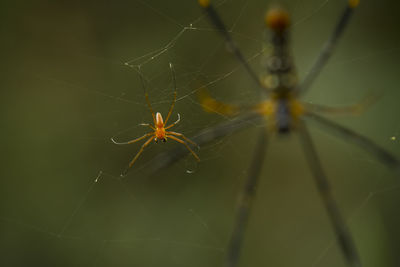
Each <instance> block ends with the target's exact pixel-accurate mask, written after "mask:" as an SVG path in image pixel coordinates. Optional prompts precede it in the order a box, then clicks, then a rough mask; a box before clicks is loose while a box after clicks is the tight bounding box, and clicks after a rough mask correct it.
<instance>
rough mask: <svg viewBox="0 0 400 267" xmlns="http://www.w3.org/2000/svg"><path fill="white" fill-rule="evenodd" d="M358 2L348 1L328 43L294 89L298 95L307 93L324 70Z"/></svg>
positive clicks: (355, 0) (356, 0) (357, 0)
mask: <svg viewBox="0 0 400 267" xmlns="http://www.w3.org/2000/svg"><path fill="white" fill-rule="evenodd" d="M358 3H359V0H348V4H347V6H346V8H345V9H344V10H343V13H342V16H341V17H340V19H339V21H338V22H337V23H336V27H335V29H334V31H333V33H332V34H331V36H330V37H329V39H328V41H326V43H325V45H324V46H323V48H322V49H321V51H320V53H319V55H318V57H317V60H316V61H315V62H314V64H313V65H312V67H311V69H310V71H309V72H308V73H307V75H306V77H305V78H304V80H303V82H302V83H301V84H300V85H299V87H298V88H297V89H296V90H297V93H298V94H304V92H305V91H307V90H308V89H309V88H310V87H311V84H312V83H313V82H314V80H315V79H316V78H317V76H318V74H319V73H320V72H321V70H322V69H323V68H324V66H325V65H326V63H327V62H328V60H329V58H330V57H331V55H332V51H333V49H334V48H335V46H336V44H337V42H338V41H339V39H340V37H341V36H342V34H343V32H344V29H345V28H346V26H347V25H348V23H349V20H350V18H351V16H352V14H353V13H354V9H355V8H356V7H357V6H358Z"/></svg>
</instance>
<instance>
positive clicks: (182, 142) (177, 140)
mask: <svg viewBox="0 0 400 267" xmlns="http://www.w3.org/2000/svg"><path fill="white" fill-rule="evenodd" d="M165 136H166V137H167V138H171V139H172V140H175V141H176V142H178V143H181V144H183V145H185V147H186V148H187V149H188V150H189V151H190V153H192V155H193V157H195V158H196V159H197V161H200V158H199V156H197V154H196V153H194V151H193V150H192V149H191V148H190V147H189V146H188V144H187V143H186V142H185V141H183V140H181V139H179V138H177V137H175V136H173V135H165Z"/></svg>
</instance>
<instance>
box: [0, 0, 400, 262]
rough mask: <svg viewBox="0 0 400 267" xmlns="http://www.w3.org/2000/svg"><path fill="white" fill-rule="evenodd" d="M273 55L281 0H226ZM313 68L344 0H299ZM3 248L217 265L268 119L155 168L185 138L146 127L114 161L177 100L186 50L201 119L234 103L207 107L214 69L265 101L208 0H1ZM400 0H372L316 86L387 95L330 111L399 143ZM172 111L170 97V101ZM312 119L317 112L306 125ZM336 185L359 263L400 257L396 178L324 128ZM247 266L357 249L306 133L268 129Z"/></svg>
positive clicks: (189, 92) (234, 90) (304, 48)
mask: <svg viewBox="0 0 400 267" xmlns="http://www.w3.org/2000/svg"><path fill="white" fill-rule="evenodd" d="M215 3H216V6H217V9H218V11H219V13H220V14H221V16H222V18H223V20H224V21H225V22H226V24H227V26H228V28H229V29H230V30H231V31H232V35H233V38H234V39H235V41H236V42H237V43H238V44H239V46H240V47H241V48H242V49H243V53H244V55H245V56H246V58H248V59H250V64H251V65H252V67H254V69H255V70H256V71H257V72H258V73H260V71H261V70H260V65H259V62H260V58H261V56H260V55H261V52H262V45H263V43H264V41H265V39H264V25H263V16H264V13H265V10H266V9H267V8H268V6H270V5H271V4H272V3H271V2H270V1H265V0H263V1H261V0H248V1H242V0H231V1H215ZM283 4H284V5H286V7H287V8H288V9H289V11H290V12H291V14H292V24H293V27H292V44H293V55H294V58H295V61H296V63H297V69H298V73H299V76H300V78H301V77H304V75H305V73H307V71H308V69H309V68H310V66H311V65H312V63H313V61H314V60H315V58H316V56H317V55H318V51H319V49H320V48H321V46H322V44H323V42H324V41H325V40H326V39H327V38H328V36H329V34H330V33H331V31H332V29H333V27H334V25H335V23H336V21H337V19H338V16H339V15H340V14H341V12H342V10H343V8H344V6H345V5H346V2H345V1H328V0H307V1H304V0H303V1H300V0H296V1H286V2H283ZM0 5H1V8H0V33H1V42H0V51H1V61H2V63H1V64H0V68H1V71H0V88H1V89H0V92H1V98H0V99H1V100H0V101H1V103H0V109H1V113H0V114H1V115H0V116H1V137H2V138H1V139H2V145H1V147H2V156H1V162H2V163H1V169H0V173H1V179H0V183H1V185H0V199H1V200H0V251H2V256H1V258H0V265H1V266H198V267H200V266H222V264H223V260H224V256H225V248H226V244H227V242H228V240H229V235H230V232H231V229H232V224H233V217H234V211H235V205H236V202H237V196H238V193H239V192H240V191H241V188H242V185H243V183H244V178H245V177H246V170H247V167H248V165H249V162H250V158H251V155H252V151H253V149H254V144H255V140H254V139H255V136H256V135H257V127H250V128H248V129H246V130H244V131H242V132H240V133H234V134H230V135H228V136H226V137H224V138H222V139H219V140H215V141H214V142H212V143H211V144H209V145H207V146H203V147H202V148H201V150H200V151H199V152H198V154H199V156H200V158H201V162H200V163H197V162H196V161H195V160H194V158H193V157H192V156H191V155H190V154H189V153H188V155H187V156H186V157H185V158H183V159H182V160H180V161H179V162H177V163H176V164H174V165H173V166H171V167H170V168H168V169H165V170H162V171H159V172H158V173H157V174H156V175H148V173H149V172H150V171H151V168H152V159H154V158H155V156H156V155H158V154H159V153H161V152H164V151H167V150H171V149H173V148H174V147H176V146H180V144H177V143H175V142H174V141H172V140H171V141H169V142H167V143H166V144H163V143H161V144H160V143H159V144H157V145H156V144H151V145H150V146H149V147H148V148H147V149H146V150H145V152H144V153H143V154H142V155H141V157H140V158H139V160H138V161H137V162H136V163H135V165H134V167H133V168H132V170H131V172H130V173H129V175H128V176H127V177H124V178H120V177H119V174H120V173H121V172H122V171H123V169H124V168H125V167H126V165H127V164H128V162H129V161H130V160H131V159H132V157H133V156H134V155H135V153H136V152H137V151H138V150H139V148H140V144H133V145H129V146H116V145H114V144H112V143H111V141H110V138H111V137H113V136H114V137H115V138H116V139H117V140H119V141H125V140H130V139H133V138H136V137H138V136H141V135H143V134H144V133H145V132H147V128H145V127H141V126H138V125H139V124H140V123H145V122H151V114H150V112H149V111H148V109H147V106H146V104H145V99H144V93H143V88H142V86H141V83H140V80H139V76H138V73H137V66H138V65H140V66H141V71H142V73H143V76H144V77H145V79H146V81H147V84H148V88H147V91H148V93H149V96H150V101H151V102H152V104H153V108H154V109H155V110H156V111H160V112H161V113H162V114H166V113H167V111H168V108H169V104H170V102H171V100H172V96H173V84H172V82H171V73H170V70H169V67H168V63H169V62H172V63H173V64H174V66H175V70H176V76H177V84H178V86H177V87H178V101H177V103H176V106H175V111H174V113H173V115H172V116H173V118H175V117H176V116H177V115H176V114H177V113H178V112H179V113H180V114H181V117H182V118H181V122H180V124H179V126H177V127H176V129H175V130H176V131H178V132H182V133H184V134H185V135H186V136H188V137H190V136H193V135H195V134H196V133H197V132H198V131H200V130H202V129H204V128H207V127H211V126H213V125H215V124H218V123H219V122H223V121H226V120H227V119H228V118H226V117H223V116H219V115H217V114H209V113H205V112H203V110H202V109H201V107H200V105H199V102H198V99H197V98H196V92H197V90H198V89H199V88H200V87H201V85H203V84H208V89H209V90H210V91H211V92H212V95H213V96H214V97H216V98H217V99H219V100H221V101H224V102H229V103H235V104H254V103H257V101H258V99H257V92H256V90H254V88H255V84H254V82H253V81H252V80H251V79H250V78H249V77H248V75H247V73H245V71H244V70H243V68H241V67H240V65H239V64H238V62H237V61H236V60H235V59H234V58H233V57H232V56H231V55H230V53H229V51H227V49H226V46H225V45H224V42H223V41H222V40H221V38H220V36H219V35H218V33H217V32H216V31H215V29H214V28H213V27H212V25H210V24H209V23H208V21H207V18H206V17H205V16H204V14H202V12H201V9H200V8H199V7H198V5H197V2H196V1H176V0H175V1H161V0H151V1H84V2H83V1H33V2H32V1H7V0H6V1H2V3H1V4H0ZM399 8H400V4H399V3H398V2H397V1H391V0H384V1H361V4H360V6H359V8H358V9H357V11H356V13H355V15H354V17H353V19H352V20H351V23H350V25H349V27H348V28H347V29H346V32H345V34H344V36H343V38H342V39H341V40H340V43H339V46H338V47H337V50H336V51H335V54H334V56H333V57H332V58H331V60H330V62H329V64H328V65H327V66H326V68H325V69H324V71H323V72H322V73H321V75H320V77H319V78H318V79H317V81H316V82H315V83H314V85H313V87H312V89H311V90H310V91H309V92H307V94H306V95H305V98H304V100H305V101H311V102H313V103H321V104H329V105H336V106H339V105H344V104H351V103H354V102H356V101H358V100H360V99H361V98H362V97H364V96H365V95H367V94H368V93H370V92H382V93H383V97H382V98H381V99H380V100H379V102H378V103H376V104H375V105H374V106H372V107H371V108H370V109H369V110H367V111H366V112H365V113H364V114H362V115H361V116H357V117H346V116H342V117H335V118H332V119H333V120H335V121H336V122H338V123H340V124H341V125H345V126H348V127H350V128H351V129H353V130H355V131H357V132H359V133H362V134H364V135H365V136H368V137H370V138H371V139H372V140H374V141H375V142H376V143H378V144H379V145H380V146H382V147H384V148H385V149H387V150H388V151H390V152H391V153H393V154H395V155H396V156H397V157H398V158H400V143H399V140H400V117H399V114H400V113H399V111H400V106H399V104H398V102H399V100H400V90H399V85H398V81H399V74H400V71H399V63H398V62H399V61H400V37H399V33H398V28H399V25H400V17H399V16H398V10H400V9H399ZM164 116H165V115H164ZM310 128H311V127H310ZM311 133H312V136H313V137H314V139H315V143H316V146H317V149H318V153H319V156H320V157H321V161H322V164H323V167H324V168H325V170H326V173H327V175H328V178H329V179H330V180H331V182H332V185H333V188H334V195H335V197H336V198H337V201H338V204H339V205H340V208H341V210H342V212H343V215H344V217H345V218H346V220H347V221H348V223H349V227H350V230H351V232H352V235H353V237H354V239H355V242H356V245H357V247H358V250H359V253H360V255H361V259H362V261H363V263H364V266H366V267H368V266H370V267H372V266H380V267H385V266H388V267H389V266H399V264H400V256H399V254H398V250H399V249H400V245H399V244H400V229H399V225H400V215H399V203H400V202H399V201H400V181H399V180H398V177H395V174H394V173H393V172H391V171H390V170H387V168H386V167H385V166H383V165H382V164H381V163H379V162H378V161H376V160H375V159H374V158H373V157H371V156H370V155H369V154H366V153H365V152H363V151H362V150H360V149H359V148H357V147H354V146H352V145H350V144H348V143H346V142H345V141H344V140H340V139H337V138H335V137H333V136H330V135H329V134H327V133H326V132H323V131H321V130H320V129H318V128H314V127H313V128H312V130H311ZM240 265H241V266H325V267H329V266H346V265H345V263H344V261H343V256H342V255H341V253H340V251H339V249H338V247H337V245H336V243H335V237H334V234H333V231H332V227H331V225H330V222H329V220H328V217H327V214H326V212H325V211H324V209H323V206H322V203H321V201H320V198H319V195H318V193H317V191H316V188H315V185H314V184H313V180H312V177H311V173H310V170H309V169H308V166H307V162H306V161H305V159H304V154H303V152H302V150H301V147H300V144H299V140H298V137H297V135H296V134H295V133H294V134H292V135H291V136H289V137H286V138H276V137H275V138H272V140H271V143H270V146H269V150H268V153H267V156H266V158H265V163H264V165H263V171H262V176H261V181H260V184H259V186H258V188H257V198H256V199H255V202H254V207H253V209H252V215H251V218H250V222H249V228H248V230H247V232H246V238H245V240H244V245H243V250H242V255H241V259H240Z"/></svg>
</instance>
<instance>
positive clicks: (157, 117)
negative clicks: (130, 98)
mask: <svg viewBox="0 0 400 267" xmlns="http://www.w3.org/2000/svg"><path fill="white" fill-rule="evenodd" d="M169 66H170V69H171V73H172V80H173V83H174V88H175V89H174V99H173V100H172V103H171V106H170V108H169V111H168V114H167V117H166V118H165V121H164V120H163V117H162V115H161V113H160V112H157V113H155V114H154V111H153V108H152V107H151V104H150V100H149V96H148V94H147V92H146V91H145V98H146V102H147V106H148V108H149V110H150V112H151V115H152V117H153V124H154V125H151V124H148V123H142V124H140V125H141V126H147V127H149V128H151V129H152V130H153V131H152V132H149V133H146V134H145V135H143V136H141V137H138V138H136V139H133V140H131V141H128V142H116V141H115V140H114V137H112V138H111V141H112V142H113V143H114V144H116V145H129V144H133V143H136V142H138V141H141V140H143V139H146V138H147V137H149V138H148V139H147V141H146V142H145V143H144V144H143V145H142V147H141V148H140V150H139V151H138V152H137V153H136V155H135V157H134V158H133V159H132V160H131V162H130V163H129V165H128V167H127V169H126V170H125V171H124V172H123V173H122V174H121V175H122V176H123V175H125V174H126V173H127V171H128V170H129V169H130V168H131V167H132V166H133V164H134V163H135V162H136V160H137V159H138V158H139V156H140V155H141V154H142V152H143V150H144V149H145V148H146V147H147V146H148V145H149V144H150V143H151V141H152V140H154V142H155V143H158V141H159V140H161V141H163V142H164V143H165V142H166V141H167V139H168V138H171V139H172V140H175V141H176V142H178V143H181V144H183V145H184V146H185V147H186V148H187V149H188V150H189V151H190V153H192V155H193V157H195V158H196V160H197V161H200V158H199V156H197V154H196V153H195V152H194V151H193V150H192V149H191V148H190V146H189V145H188V143H190V144H191V145H193V146H196V147H198V148H199V146H198V145H197V144H196V143H195V142H193V141H192V140H190V139H189V138H187V137H186V136H184V135H183V134H181V133H178V132H171V131H167V130H168V129H170V128H172V127H174V126H175V125H176V124H178V123H179V121H180V120H181V117H180V115H179V113H178V119H177V120H176V121H175V122H174V123H172V124H170V125H168V126H166V125H167V122H168V120H169V118H170V117H171V114H172V110H173V109H174V106H175V102H176V95H177V89H176V78H175V71H174V68H173V65H172V63H170V64H169ZM139 76H140V80H141V82H142V85H143V89H144V90H145V84H144V80H143V77H142V74H141V73H140V72H139ZM180 138H182V139H183V140H182V139H180Z"/></svg>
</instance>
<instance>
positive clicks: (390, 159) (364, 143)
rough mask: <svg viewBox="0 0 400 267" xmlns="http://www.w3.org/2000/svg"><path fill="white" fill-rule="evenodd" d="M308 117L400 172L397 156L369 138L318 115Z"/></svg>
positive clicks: (309, 114)
mask: <svg viewBox="0 0 400 267" xmlns="http://www.w3.org/2000/svg"><path fill="white" fill-rule="evenodd" d="M306 116H307V117H306V118H308V119H311V120H313V121H315V122H317V123H319V124H320V125H321V126H324V127H323V128H325V130H328V132H329V133H334V134H336V135H338V136H339V137H341V138H342V139H343V140H345V141H349V142H352V143H354V144H356V145H358V146H359V147H360V148H362V149H364V150H365V151H367V152H369V153H370V154H371V155H372V156H374V157H375V158H376V159H378V160H379V161H381V162H382V163H383V164H385V165H386V166H388V167H389V168H396V169H397V171H398V172H399V171H400V161H399V160H398V159H397V158H396V157H395V156H393V155H392V154H390V153H389V152H387V151H386V150H385V149H383V148H381V147H379V146H378V145H377V144H375V143H374V142H373V141H372V140H370V139H368V138H367V137H365V136H363V135H361V134H359V133H356V132H354V131H352V130H350V129H348V128H346V127H343V126H341V125H339V124H337V123H335V122H333V121H331V120H328V119H325V118H324V117H321V116H319V115H317V114H316V113H313V112H308V113H307V114H306Z"/></svg>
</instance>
